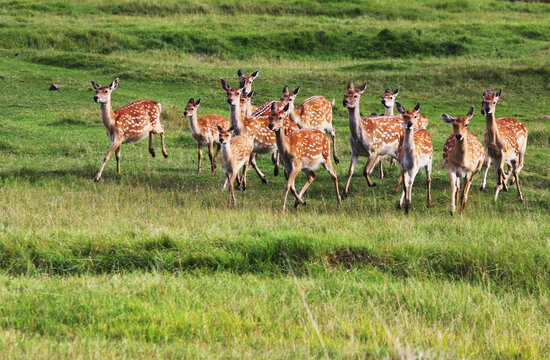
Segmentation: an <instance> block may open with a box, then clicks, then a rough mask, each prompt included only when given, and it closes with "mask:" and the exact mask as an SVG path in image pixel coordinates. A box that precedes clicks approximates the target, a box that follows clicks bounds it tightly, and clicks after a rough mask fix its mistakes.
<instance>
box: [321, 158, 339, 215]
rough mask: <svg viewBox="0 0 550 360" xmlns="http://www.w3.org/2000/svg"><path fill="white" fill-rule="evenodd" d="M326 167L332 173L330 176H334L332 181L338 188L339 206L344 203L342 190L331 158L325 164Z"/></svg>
mask: <svg viewBox="0 0 550 360" xmlns="http://www.w3.org/2000/svg"><path fill="white" fill-rule="evenodd" d="M323 166H324V167H325V169H326V170H327V171H328V173H329V174H330V177H331V178H332V181H333V182H334V187H335V188H336V199H337V200H338V206H341V205H342V198H341V197H340V190H338V177H337V176H336V171H335V170H334V168H333V167H332V164H331V163H330V158H328V159H327V162H326V163H324V164H323Z"/></svg>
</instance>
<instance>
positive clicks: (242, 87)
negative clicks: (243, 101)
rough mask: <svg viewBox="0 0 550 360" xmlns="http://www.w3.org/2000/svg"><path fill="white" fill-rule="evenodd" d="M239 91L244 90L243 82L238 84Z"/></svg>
mask: <svg viewBox="0 0 550 360" xmlns="http://www.w3.org/2000/svg"><path fill="white" fill-rule="evenodd" d="M239 89H244V80H243V81H241V83H240V84H239Z"/></svg>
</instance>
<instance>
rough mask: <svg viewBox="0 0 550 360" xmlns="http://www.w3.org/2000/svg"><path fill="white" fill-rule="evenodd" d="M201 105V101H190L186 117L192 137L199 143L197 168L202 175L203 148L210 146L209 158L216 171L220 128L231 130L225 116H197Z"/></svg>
mask: <svg viewBox="0 0 550 360" xmlns="http://www.w3.org/2000/svg"><path fill="white" fill-rule="evenodd" d="M200 104H201V99H198V100H197V101H196V102H195V99H194V98H191V99H189V101H188V103H187V106H186V107H185V111H184V113H183V114H184V115H185V116H187V117H188V118H189V129H190V130H191V136H192V137H193V139H194V140H195V141H196V142H197V146H198V150H199V153H198V158H199V164H198V167H197V173H198V174H200V173H201V162H202V147H203V146H204V145H207V146H208V157H209V158H210V170H211V171H212V172H215V171H216V159H217V158H218V153H219V151H220V143H219V141H218V138H219V134H218V126H221V127H222V128H223V129H228V128H229V120H227V119H225V118H224V117H223V116H220V115H216V114H208V115H205V116H202V117H200V118H199V117H198V116H197V111H198V108H199V106H200ZM214 143H216V154H214V155H212V153H213V147H214Z"/></svg>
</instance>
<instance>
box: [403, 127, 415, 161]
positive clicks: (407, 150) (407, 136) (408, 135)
mask: <svg viewBox="0 0 550 360" xmlns="http://www.w3.org/2000/svg"><path fill="white" fill-rule="evenodd" d="M414 152H415V146H414V132H413V129H409V128H405V132H404V134H403V155H404V156H407V157H411V158H412V157H414Z"/></svg>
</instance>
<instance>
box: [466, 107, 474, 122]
mask: <svg viewBox="0 0 550 360" xmlns="http://www.w3.org/2000/svg"><path fill="white" fill-rule="evenodd" d="M472 116H474V107H473V106H472V107H471V108H470V110H469V111H468V114H466V117H467V118H468V120H469V119H470V118H471V117H472Z"/></svg>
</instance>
